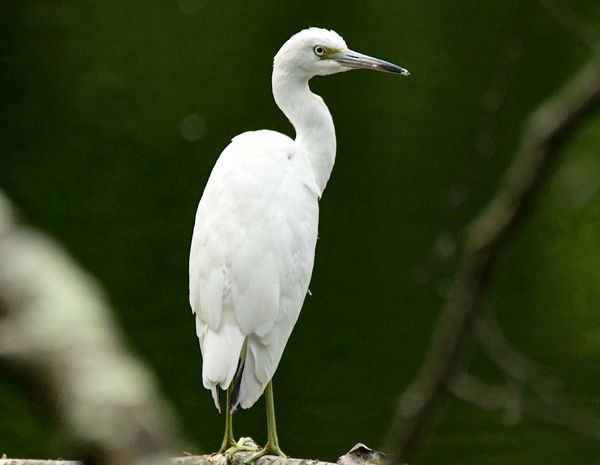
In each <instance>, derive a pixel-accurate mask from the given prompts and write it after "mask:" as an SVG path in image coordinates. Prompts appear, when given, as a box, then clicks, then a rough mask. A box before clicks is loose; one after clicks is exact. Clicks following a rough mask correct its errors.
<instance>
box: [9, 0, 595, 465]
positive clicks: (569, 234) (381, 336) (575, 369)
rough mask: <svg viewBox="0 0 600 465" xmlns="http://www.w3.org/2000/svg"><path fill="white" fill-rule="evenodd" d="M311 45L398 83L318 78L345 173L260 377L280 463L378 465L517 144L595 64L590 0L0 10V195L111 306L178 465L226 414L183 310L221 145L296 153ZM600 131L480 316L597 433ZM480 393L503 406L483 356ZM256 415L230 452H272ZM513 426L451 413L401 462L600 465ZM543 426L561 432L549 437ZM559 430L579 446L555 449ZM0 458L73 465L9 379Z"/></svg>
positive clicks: (243, 416)
mask: <svg viewBox="0 0 600 465" xmlns="http://www.w3.org/2000/svg"><path fill="white" fill-rule="evenodd" d="M307 26H320V27H326V28H331V29H334V30H336V31H337V32H338V33H340V34H341V35H342V36H343V37H344V38H345V39H346V41H347V43H348V45H349V47H351V48H353V49H355V50H358V51H361V52H363V53H367V54H370V55H373V56H377V57H380V58H383V59H386V60H389V61H392V62H394V63H397V64H399V65H401V66H404V67H406V68H408V69H409V70H410V71H411V73H412V76H411V77H410V78H398V77H397V76H392V75H382V74H379V73H368V72H352V73H345V74H341V75H336V76H331V77H328V78H326V79H314V80H313V81H312V82H311V85H312V89H313V91H315V92H316V93H318V94H320V95H321V96H323V98H324V99H325V101H326V102H327V104H328V106H329V108H330V110H331V112H332V114H333V117H334V121H335V124H336V131H337V135H338V158H337V163H336V166H335V169H334V171H333V175H332V178H331V181H330V183H329V185H328V188H327V190H326V192H325V195H324V197H323V199H322V202H321V208H322V211H321V220H320V221H321V223H320V240H319V243H318V246H317V259H316V267H315V270H314V273H313V279H312V284H311V291H312V296H310V297H308V298H307V299H306V302H305V305H304V309H303V312H302V315H301V317H300V320H299V322H298V324H297V326H296V328H295V330H294V333H293V335H292V338H291V339H290V341H289V343H288V346H287V349H286V352H285V353H284V357H283V359H282V362H281V365H280V367H279V369H278V371H277V374H276V377H275V397H276V403H277V414H278V423H279V425H278V426H279V434H280V441H281V443H282V448H283V449H284V450H285V451H286V452H287V453H288V454H290V455H292V456H296V457H307V458H308V457H318V458H320V459H323V460H334V461H335V459H336V458H337V457H338V456H339V455H341V454H342V453H344V452H345V451H347V450H348V449H349V448H350V447H351V446H352V445H354V444H355V443H356V442H359V441H361V442H364V443H366V444H368V445H370V446H371V447H378V446H380V444H381V442H382V439H383V438H384V436H385V433H386V432H387V429H388V427H389V422H390V419H391V417H392V413H393V409H394V408H395V405H396V400H397V397H398V395H399V393H400V392H401V391H402V390H403V389H404V388H405V387H406V386H407V385H408V384H409V383H410V381H411V380H412V379H413V377H414V375H415V373H416V372H417V370H418V368H419V366H420V363H421V361H422V358H423V354H424V352H425V350H426V348H427V346H428V344H429V340H430V335H431V331H432V328H433V327H434V325H435V322H436V318H437V316H438V314H439V311H440V308H441V306H442V304H443V302H444V299H445V298H446V297H447V296H448V293H449V291H450V290H451V288H452V274H453V270H454V266H455V258H456V257H455V251H456V247H457V240H458V239H459V238H460V237H461V236H460V234H461V232H462V230H463V228H464V226H465V225H466V224H467V223H468V222H469V220H470V219H472V218H473V217H474V216H475V215H476V213H477V212H478V211H479V210H480V209H481V207H482V206H483V205H485V203H486V202H487V201H488V200H489V198H490V197H491V196H492V195H493V193H494V191H495V189H496V188H497V185H498V181H499V180H500V179H501V176H502V173H503V172H504V169H505V168H506V166H507V165H508V163H509V162H510V160H511V159H512V157H513V156H514V152H515V148H516V143H517V141H518V139H519V137H520V134H521V131H522V129H523V124H524V121H525V119H526V117H527V115H528V114H529V113H530V112H531V111H532V109H533V108H534V107H535V106H536V105H537V104H538V103H539V102H540V101H542V100H543V99H544V98H545V97H547V96H549V95H550V94H552V93H553V92H554V91H555V90H556V89H557V88H559V87H560V86H561V84H562V83H563V82H564V81H565V80H566V79H567V78H568V77H569V76H570V75H571V74H572V73H573V72H574V71H575V70H576V69H577V68H578V67H579V66H581V64H582V63H583V62H584V61H585V60H586V59H587V58H588V57H589V55H590V53H591V52H590V47H589V44H590V43H592V42H593V41H594V40H595V39H596V38H597V36H596V34H597V33H596V31H595V29H593V27H594V26H595V27H598V28H600V3H598V1H597V0H577V1H574V0H564V1H562V2H558V1H539V2H538V1H533V0H527V1H523V0H506V1H502V2H498V1H489V0H486V1H481V0H478V1H474V0H457V1H454V2H437V1H432V0H425V1H423V0H418V1H417V0H404V1H402V2H390V1H370V2H358V1H353V0H345V1H343V2H341V1H333V2H322V1H312V0H308V1H307V0H303V1H297V0H295V1H288V2H279V1H275V0H260V1H255V2H242V1H232V0H221V1H215V0H178V1H162V0H161V1H159V0H143V1H142V0H119V1H116V0H104V1H102V2H95V1H91V0H52V1H49V0H38V1H31V0H21V1H13V2H9V1H4V2H2V3H1V4H0V38H1V41H0V43H1V45H0V67H1V68H0V70H1V71H0V82H1V86H0V126H1V128H2V129H1V132H0V186H1V187H2V188H3V189H4V190H5V191H6V193H7V194H8V195H9V196H10V197H11V199H12V200H13V201H14V202H15V204H16V205H17V207H18V209H19V211H20V214H21V217H22V218H23V219H24V220H25V221H26V222H27V223H29V224H31V225H33V226H35V227H37V228H40V229H42V230H43V231H45V232H47V233H49V234H51V235H52V236H54V237H55V238H57V239H58V240H59V241H60V242H62V243H63V244H64V245H65V247H66V248H67V249H68V250H69V251H70V253H71V254H72V255H73V256H74V257H76V259H77V261H78V262H79V263H80V264H81V265H82V266H83V267H84V268H85V269H87V270H89V271H90V272H91V273H92V274H94V275H95V276H96V278H97V279H98V280H99V281H100V282H101V283H102V285H103V286H104V287H105V289H106V290H107V292H108V294H109V295H110V299H111V302H112V304H113V306H114V307H115V308H116V309H117V315H116V318H117V320H118V322H119V323H120V324H121V325H122V328H123V332H124V333H125V335H126V337H127V340H128V343H129V345H130V346H131V347H132V348H133V350H134V351H135V352H136V353H137V354H139V355H140V356H142V357H143V358H144V359H145V360H146V361H147V362H148V364H149V365H150V366H151V367H152V368H153V370H154V371H155V373H156V375H157V377H158V380H159V382H160V384H161V388H162V390H163V392H164V394H165V395H166V396H167V397H168V398H169V399H170V401H171V402H172V404H173V405H174V407H175V409H176V410H177V413H178V415H179V417H180V419H181V423H182V426H183V431H184V434H185V437H186V439H187V441H188V443H189V449H190V451H191V452H199V451H210V450H216V449H217V448H218V446H219V444H220V440H221V437H222V422H223V416H220V415H218V414H217V412H216V411H215V409H214V405H213V403H212V400H211V397H210V394H209V392H208V391H206V390H204V389H203V387H202V382H201V358H200V350H199V348H198V344H197V340H196V336H195V331H194V320H193V317H192V314H191V311H190V309H189V306H188V302H187V259H188V248H189V242H190V238H191V231H192V227H193V220H194V214H195V210H196V206H197V203H198V200H199V198H200V196H201V194H202V190H203V186H204V184H205V183H206V180H207V179H208V176H209V174H210V170H211V168H212V166H213V164H214V162H215V160H216V159H217V157H218V155H219V153H220V152H221V150H222V149H223V148H224V147H225V145H226V144H227V143H228V141H229V140H230V139H231V137H233V136H234V135H236V134H238V133H240V132H243V131H246V130H251V129H260V128H270V129H274V130H278V131H281V132H284V133H286V134H289V135H293V130H292V128H291V127H290V125H289V123H288V122H287V121H286V119H285V117H284V116H283V115H282V114H281V113H280V112H279V111H278V109H277V107H276V106H275V104H274V102H273V100H272V96H271V88H270V75H271V63H272V57H273V55H274V54H275V53H276V51H277V50H278V49H279V47H280V46H281V44H283V42H284V41H285V40H287V38H288V37H289V36H290V35H291V34H293V33H295V32H297V31H298V30H300V29H303V28H305V27H307ZM599 153H600V118H595V119H594V120H592V121H591V122H589V123H588V124H586V125H585V126H584V127H583V128H582V130H581V131H579V132H578V133H577V135H576V137H575V138H574V139H573V140H572V141H570V142H569V144H568V146H567V147H566V148H565V149H564V154H563V156H562V158H561V163H560V164H559V165H558V166H556V167H555V170H554V173H553V175H552V177H551V180H550V182H549V183H547V184H546V185H545V186H544V188H543V191H542V192H541V195H539V197H538V199H537V202H536V203H535V204H534V206H533V207H534V209H533V211H532V212H531V215H530V217H529V218H528V219H527V221H526V222H525V223H524V225H523V226H522V228H521V229H520V230H519V231H518V233H517V234H516V236H515V238H514V239H513V240H512V242H511V244H510V246H509V247H508V250H507V252H506V253H504V254H503V255H502V259H501V263H500V266H499V270H498V274H497V276H496V277H495V279H494V281H493V283H492V288H491V290H490V292H489V294H488V297H487V299H486V303H485V306H486V309H488V310H489V311H493V312H494V314H495V315H496V318H497V320H498V324H499V326H500V327H501V328H502V330H503V332H504V335H505V336H506V337H507V338H508V340H509V341H510V342H511V344H512V345H513V346H514V347H516V348H518V350H519V351H520V352H522V353H523V354H525V355H526V356H527V357H528V358H530V359H531V360H534V361H536V362H537V363H538V364H539V365H540V366H542V367H543V369H544V371H545V372H546V373H547V375H548V377H550V378H552V379H556V380H560V381H561V384H560V388H558V391H559V392H560V396H561V398H563V399H564V400H565V402H568V403H569V405H570V406H571V407H573V408H575V409H577V410H578V411H583V412H587V414H589V415H597V416H600V363H598V362H599V359H600V312H599V308H600V279H599V277H600V240H599V239H600V157H599ZM468 363H469V364H470V366H471V372H473V373H475V374H477V375H478V376H480V377H481V378H483V379H486V380H488V381H490V382H495V383H498V384H500V385H503V384H505V379H506V377H505V376H504V374H503V373H502V371H501V370H500V369H499V368H498V367H497V366H496V364H495V363H492V362H491V361H490V360H489V358H488V357H486V356H484V354H483V351H482V350H481V349H479V348H478V346H473V349H472V350H471V351H470V352H469V360H468ZM264 415H265V414H264V408H263V401H262V400H261V401H259V403H257V404H256V406H255V407H254V408H252V409H251V410H248V411H242V412H240V413H238V414H236V416H235V433H236V435H244V436H247V435H250V436H253V437H254V438H256V439H257V440H259V441H261V442H262V441H264V440H265V437H266V425H265V420H264ZM556 423H557V422H554V423H551V422H547V421H544V420H543V419H540V418H538V417H536V416H535V415H528V414H527V413H526V411H525V412H524V414H523V415H521V411H520V409H516V411H515V412H512V414H511V415H508V414H502V412H485V411H482V410H480V409H478V408H476V407H474V406H472V405H469V404H467V403H463V402H461V401H458V400H453V399H451V400H450V402H449V403H448V404H446V406H445V409H444V410H443V411H442V412H440V414H439V415H438V416H437V422H436V423H435V425H434V427H433V429H432V431H431V432H430V435H429V436H428V439H427V441H426V442H425V444H424V447H423V449H422V450H421V452H420V455H419V456H418V458H417V459H416V461H415V462H414V463H423V464H425V463H427V464H444V465H452V464H461V465H470V464H473V465H475V464H478V465H481V464H501V463H502V464H511V465H525V464H531V463H544V464H545V465H553V464H557V465H558V464H566V463H577V464H578V465H582V464H590V465H591V464H599V463H600V442H598V441H594V440H593V439H590V438H588V437H584V435H582V434H580V433H578V432H575V431H573V428H572V427H568V426H564V425H560V424H556ZM558 423H560V422H558ZM571 426H572V425H571ZM0 453H6V454H8V455H9V456H12V457H31V458H55V457H59V456H62V457H64V456H66V455H68V452H66V451H65V443H64V439H63V438H62V436H61V434H60V433H59V432H58V430H57V429H56V428H55V426H54V424H53V422H52V420H51V418H49V417H48V416H47V412H46V409H45V408H44V407H43V406H42V405H40V404H39V403H37V402H36V401H35V399H31V398H29V397H27V396H25V395H24V394H23V392H22V389H21V387H20V386H19V385H18V384H16V383H14V382H13V381H12V380H11V379H7V378H6V377H3V378H2V379H0Z"/></svg>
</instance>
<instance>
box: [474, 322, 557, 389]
mask: <svg viewBox="0 0 600 465" xmlns="http://www.w3.org/2000/svg"><path fill="white" fill-rule="evenodd" d="M475 334H476V335H477V338H478V339H479V341H480V343H481V347H482V348H483V350H484V352H485V354H486V355H487V356H488V358H489V359H490V360H491V361H493V362H494V363H495V365H496V366H497V367H498V368H499V369H500V370H502V372H503V373H504V374H505V375H506V376H508V377H509V378H511V379H512V380H513V381H515V382H517V383H520V384H522V385H523V387H525V388H527V389H530V390H531V391H532V392H533V393H535V394H536V395H537V396H538V397H540V398H541V399H546V400H550V399H552V398H554V397H555V396H556V395H557V394H558V392H559V391H560V389H561V387H562V383H561V381H560V380H558V379H556V378H553V377H551V376H549V375H548V374H546V373H545V371H544V370H543V368H542V367H541V366H540V365H539V364H537V363H536V362H534V361H533V360H529V359H528V358H527V357H525V355H523V354H522V353H521V352H520V351H519V350H517V349H516V348H515V347H513V346H512V345H511V343H510V342H509V341H508V340H507V339H506V336H504V333H503V332H502V329H501V328H500V326H498V322H497V321H496V318H495V317H494V315H493V314H492V312H490V311H484V312H481V314H480V315H479V316H478V317H477V319H476V325H475Z"/></svg>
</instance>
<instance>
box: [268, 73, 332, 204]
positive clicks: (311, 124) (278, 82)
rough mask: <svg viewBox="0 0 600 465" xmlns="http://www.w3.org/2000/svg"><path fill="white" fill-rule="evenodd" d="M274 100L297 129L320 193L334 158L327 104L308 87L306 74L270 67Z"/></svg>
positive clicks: (330, 120) (330, 119)
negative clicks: (300, 76)
mask: <svg viewBox="0 0 600 465" xmlns="http://www.w3.org/2000/svg"><path fill="white" fill-rule="evenodd" d="M273 96H274V97H275V103H277V106H278V107H279V108H280V109H281V111H283V113H284V114H285V116H287V118H288V119H289V120H290V123H292V126H294V129H295V130H296V144H297V145H298V146H299V147H300V149H301V150H302V151H303V152H304V154H305V155H306V157H307V159H308V161H309V163H310V166H311V167H312V170H313V174H314V178H315V182H316V183H317V186H318V187H319V190H320V192H321V194H322V193H323V191H324V190H325V186H326V185H327V181H328V180H329V176H330V175H331V170H332V169H333V164H334V162H335V148H336V142H335V128H334V126H333V119H332V118H331V114H330V113H329V110H328V109H327V105H325V102H323V99H322V98H321V97H319V96H318V95H315V94H313V93H312V92H311V91H310V89H309V87H308V80H307V79H306V78H299V77H298V76H295V75H293V74H291V73H287V72H286V71H284V70H280V69H277V68H276V69H274V70H273Z"/></svg>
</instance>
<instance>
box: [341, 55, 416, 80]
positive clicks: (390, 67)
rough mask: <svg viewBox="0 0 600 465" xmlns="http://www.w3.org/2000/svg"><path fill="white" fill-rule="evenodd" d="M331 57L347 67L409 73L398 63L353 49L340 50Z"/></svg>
mask: <svg viewBox="0 0 600 465" xmlns="http://www.w3.org/2000/svg"><path fill="white" fill-rule="evenodd" d="M332 59H333V60H335V61H337V62H338V63H339V64H340V65H342V66H346V67H348V68H356V69H373V70H375V71H385V72H387V73H396V74H401V75H402V76H409V75H410V73H409V72H408V70H406V69H404V68H401V67H400V66H398V65H395V64H393V63H389V62H387V61H383V60H380V59H379V58H373V57H370V56H368V55H363V54H362V53H358V52H355V51H353V50H344V51H342V52H340V53H339V55H337V56H333V57H332Z"/></svg>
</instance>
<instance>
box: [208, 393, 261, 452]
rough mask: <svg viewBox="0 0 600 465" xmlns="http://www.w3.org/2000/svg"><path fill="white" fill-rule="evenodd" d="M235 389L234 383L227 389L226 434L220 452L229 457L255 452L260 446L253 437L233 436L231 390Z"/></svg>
mask: <svg viewBox="0 0 600 465" xmlns="http://www.w3.org/2000/svg"><path fill="white" fill-rule="evenodd" d="M232 390H233V383H232V384H231V385H230V386H229V388H228V389H227V402H226V406H225V434H224V436H223V442H222V443H221V448H220V449H219V452H217V453H218V454H226V455H227V456H228V457H230V458H231V457H232V456H233V454H235V453H236V452H255V451H257V450H258V446H257V445H256V444H255V443H254V441H253V440H252V438H240V440H239V441H236V440H235V438H234V437H233V413H232V412H231V391H232Z"/></svg>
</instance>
